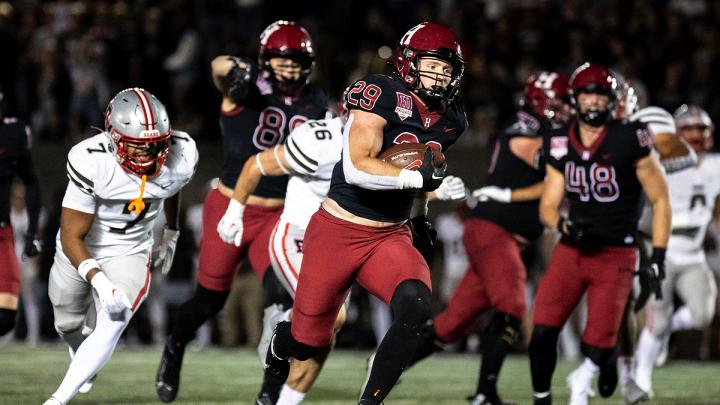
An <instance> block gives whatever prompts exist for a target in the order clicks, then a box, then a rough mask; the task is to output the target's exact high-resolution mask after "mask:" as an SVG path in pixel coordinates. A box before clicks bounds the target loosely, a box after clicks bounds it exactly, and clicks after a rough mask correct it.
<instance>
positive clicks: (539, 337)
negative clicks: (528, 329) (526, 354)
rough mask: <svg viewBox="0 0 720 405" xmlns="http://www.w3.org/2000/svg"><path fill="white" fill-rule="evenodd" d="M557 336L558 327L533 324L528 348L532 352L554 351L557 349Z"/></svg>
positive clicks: (558, 334) (558, 333) (558, 332)
mask: <svg viewBox="0 0 720 405" xmlns="http://www.w3.org/2000/svg"><path fill="white" fill-rule="evenodd" d="M558 336H560V328H556V327H553V326H544V325H535V327H534V328H533V332H532V339H530V346H529V347H528V350H529V351H530V352H533V353H542V352H545V351H553V352H554V351H555V350H557V341H558Z"/></svg>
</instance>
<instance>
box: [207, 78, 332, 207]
mask: <svg viewBox="0 0 720 405" xmlns="http://www.w3.org/2000/svg"><path fill="white" fill-rule="evenodd" d="M327 108H328V99H327V96H326V95H325V93H324V92H323V91H322V90H319V89H317V88H315V87H312V86H307V87H306V88H305V89H304V90H303V93H302V95H301V96H299V97H297V98H292V97H285V96H283V95H280V94H277V93H275V91H274V89H273V88H272V86H271V85H270V84H269V83H268V82H267V81H265V80H263V79H262V78H260V79H258V81H257V86H251V88H250V94H249V95H248V96H247V98H246V99H245V100H243V103H242V104H240V105H238V106H237V108H235V109H234V110H232V111H222V112H221V115H220V130H221V133H222V141H223V166H222V174H221V175H220V181H222V183H223V184H224V185H226V186H228V187H230V188H234V187H235V183H236V182H237V179H238V176H240V172H241V171H242V168H243V165H245V162H246V161H247V159H248V158H249V157H250V156H252V155H254V154H256V153H259V152H262V151H264V150H265V149H268V148H272V147H273V146H275V145H278V144H282V143H283V142H284V141H285V137H286V136H287V135H288V134H289V133H290V131H292V130H293V129H294V128H295V127H297V126H298V125H300V124H302V123H303V122H305V121H308V120H314V119H320V118H324V117H325V113H326V111H327ZM287 182H288V177H287V176H263V178H262V179H260V183H259V184H258V186H257V188H256V189H255V191H254V192H253V195H256V196H259V197H266V198H285V189H286V188H287Z"/></svg>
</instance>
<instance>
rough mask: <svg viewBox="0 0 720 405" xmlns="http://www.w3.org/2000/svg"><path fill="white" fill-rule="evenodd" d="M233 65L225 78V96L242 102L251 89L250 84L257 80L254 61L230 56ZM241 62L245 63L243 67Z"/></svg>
mask: <svg viewBox="0 0 720 405" xmlns="http://www.w3.org/2000/svg"><path fill="white" fill-rule="evenodd" d="M230 60H231V61H232V62H233V67H232V68H231V69H230V71H229V72H228V74H227V75H226V76H225V77H224V79H223V87H224V90H225V96H226V97H228V98H229V99H231V100H233V101H234V102H236V103H240V102H241V101H242V100H244V99H245V97H247V95H248V92H249V91H250V84H252V83H253V82H254V80H257V73H256V72H255V70H256V69H255V66H254V62H253V61H252V60H250V59H246V58H237V57H234V56H231V57H230ZM240 64H244V65H245V66H244V67H241V66H240Z"/></svg>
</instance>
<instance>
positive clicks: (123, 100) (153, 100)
mask: <svg viewBox="0 0 720 405" xmlns="http://www.w3.org/2000/svg"><path fill="white" fill-rule="evenodd" d="M105 131H106V132H107V133H108V134H109V135H110V137H111V138H112V141H113V142H114V143H115V147H116V152H115V155H116V157H117V161H118V163H119V164H120V166H122V167H123V168H124V169H125V170H127V171H129V172H131V173H134V174H137V175H147V176H154V175H156V174H157V173H158V172H159V171H160V169H161V168H162V165H163V164H164V163H165V159H166V158H167V153H168V146H169V141H170V131H171V129H170V119H169V118H168V114H167V111H166V110H165V106H164V105H163V104H162V103H161V102H160V101H159V100H158V99H157V97H155V96H153V95H152V94H150V92H149V91H147V90H144V89H141V88H137V87H133V88H131V89H125V90H123V91H121V92H119V93H118V94H117V95H116V96H115V97H113V99H112V100H110V103H109V104H108V107H107V110H106V111H105ZM128 146H130V150H129V149H128Z"/></svg>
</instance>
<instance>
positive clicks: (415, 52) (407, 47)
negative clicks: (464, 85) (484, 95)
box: [395, 22, 465, 102]
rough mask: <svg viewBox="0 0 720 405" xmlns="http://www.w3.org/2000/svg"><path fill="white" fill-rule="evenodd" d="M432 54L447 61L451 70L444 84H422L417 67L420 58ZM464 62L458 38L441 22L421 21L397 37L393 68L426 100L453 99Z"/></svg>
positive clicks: (404, 81)
mask: <svg viewBox="0 0 720 405" xmlns="http://www.w3.org/2000/svg"><path fill="white" fill-rule="evenodd" d="M422 57H433V58H437V59H441V60H443V61H445V62H448V63H449V64H450V65H451V66H452V68H453V70H452V74H451V75H450V83H449V84H448V85H447V87H445V88H442V87H441V86H432V87H431V88H424V87H422V83H421V81H420V75H421V73H422V72H420V70H419V69H418V67H419V62H420V58H422ZM464 70H465V62H464V61H463V57H462V50H461V49H460V42H459V41H458V39H457V37H456V36H455V34H454V33H453V32H452V31H451V30H450V29H449V28H447V27H445V26H444V25H440V24H435V23H431V22H424V23H420V24H418V25H416V26H414V27H413V28H411V29H410V30H409V31H408V32H406V33H405V35H403V36H402V38H401V39H400V43H399V44H398V46H397V48H395V71H396V73H397V75H398V76H399V77H400V80H402V81H403V83H405V86H407V87H408V88H409V89H410V90H413V91H415V92H416V93H417V94H418V95H419V96H420V97H421V98H423V99H424V100H426V101H446V102H448V101H452V100H453V99H454V98H455V96H456V95H457V92H458V90H459V89H460V81H461V80H462V76H463V71H464Z"/></svg>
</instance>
